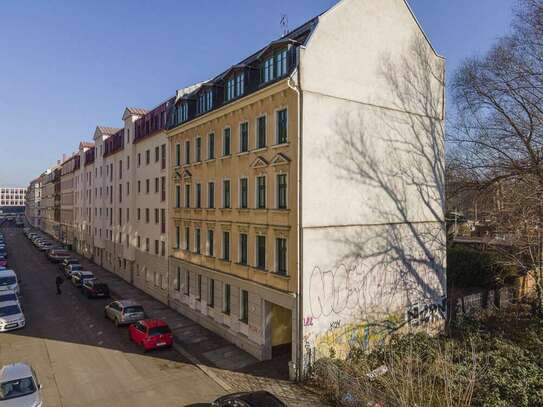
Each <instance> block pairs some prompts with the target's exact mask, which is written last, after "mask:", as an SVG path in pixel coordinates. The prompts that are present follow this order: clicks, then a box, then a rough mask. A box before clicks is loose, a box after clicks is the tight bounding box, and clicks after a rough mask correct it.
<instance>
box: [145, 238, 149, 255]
mask: <svg viewBox="0 0 543 407" xmlns="http://www.w3.org/2000/svg"><path fill="white" fill-rule="evenodd" d="M145 251H146V252H148V251H149V238H148V237H146V238H145Z"/></svg>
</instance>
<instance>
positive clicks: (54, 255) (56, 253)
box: [47, 249, 70, 263]
mask: <svg viewBox="0 0 543 407" xmlns="http://www.w3.org/2000/svg"><path fill="white" fill-rule="evenodd" d="M47 257H48V258H49V260H50V261H51V262H53V263H61V262H62V261H64V259H68V258H69V257H70V253H69V252H68V251H67V250H63V249H61V250H59V249H52V250H49V251H48V252H47Z"/></svg>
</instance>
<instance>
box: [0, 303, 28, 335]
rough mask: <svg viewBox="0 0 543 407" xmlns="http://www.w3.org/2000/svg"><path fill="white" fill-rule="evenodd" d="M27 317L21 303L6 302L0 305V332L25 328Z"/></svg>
mask: <svg viewBox="0 0 543 407" xmlns="http://www.w3.org/2000/svg"><path fill="white" fill-rule="evenodd" d="M25 324H26V320H25V316H24V314H23V311H22V310H21V305H20V304H19V301H6V302H3V303H1V304H0V332H7V331H13V330H14V329H19V328H24V326H25Z"/></svg>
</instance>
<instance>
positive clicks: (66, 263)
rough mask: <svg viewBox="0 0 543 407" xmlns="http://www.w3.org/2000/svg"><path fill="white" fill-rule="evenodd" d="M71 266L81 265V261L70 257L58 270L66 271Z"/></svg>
mask: <svg viewBox="0 0 543 407" xmlns="http://www.w3.org/2000/svg"><path fill="white" fill-rule="evenodd" d="M70 264H79V260H78V259H76V258H75V257H68V258H66V259H64V260H62V262H60V263H59V265H58V268H59V269H60V270H62V271H64V270H66V266H69V265H70Z"/></svg>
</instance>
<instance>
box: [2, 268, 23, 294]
mask: <svg viewBox="0 0 543 407" xmlns="http://www.w3.org/2000/svg"><path fill="white" fill-rule="evenodd" d="M1 291H13V292H15V293H16V294H17V295H19V280H18V278H17V274H15V272H14V271H13V270H0V292H1Z"/></svg>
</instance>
